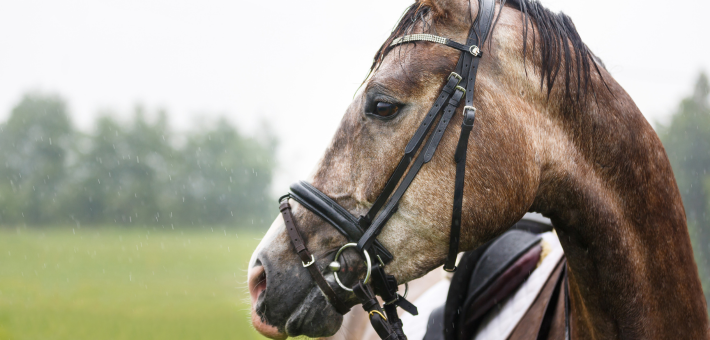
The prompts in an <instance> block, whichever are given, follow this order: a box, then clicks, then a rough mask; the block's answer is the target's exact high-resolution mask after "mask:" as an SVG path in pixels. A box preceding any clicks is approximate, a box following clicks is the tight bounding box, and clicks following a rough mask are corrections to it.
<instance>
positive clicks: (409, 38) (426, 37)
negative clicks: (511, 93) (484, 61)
mask: <svg viewBox="0 0 710 340" xmlns="http://www.w3.org/2000/svg"><path fill="white" fill-rule="evenodd" d="M413 41H429V42H433V43H438V44H442V45H446V46H449V47H453V48H455V49H457V50H459V51H463V52H468V53H471V55H473V56H474V57H480V56H481V49H480V48H478V46H476V45H468V46H467V45H464V44H460V43H457V42H455V41H453V40H451V39H449V38H444V37H440V36H438V35H433V34H426V33H417V34H410V35H405V36H403V37H399V38H397V39H394V40H392V43H391V44H390V47H394V46H397V45H399V44H404V43H408V42H413Z"/></svg>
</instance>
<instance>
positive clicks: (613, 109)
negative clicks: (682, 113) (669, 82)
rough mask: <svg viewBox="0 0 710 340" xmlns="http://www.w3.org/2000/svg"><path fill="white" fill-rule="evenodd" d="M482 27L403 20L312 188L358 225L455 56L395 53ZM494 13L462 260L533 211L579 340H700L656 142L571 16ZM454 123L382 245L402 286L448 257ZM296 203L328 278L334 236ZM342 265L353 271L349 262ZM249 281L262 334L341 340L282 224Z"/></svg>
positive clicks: (435, 47) (689, 267)
mask: <svg viewBox="0 0 710 340" xmlns="http://www.w3.org/2000/svg"><path fill="white" fill-rule="evenodd" d="M477 13H478V4H477V2H476V1H472V2H469V1H467V0H441V1H434V0H429V1H424V0H422V1H419V2H417V3H415V4H414V5H412V7H410V8H409V9H408V10H407V12H406V13H405V15H404V16H403V18H402V20H401V21H400V23H399V24H398V26H397V27H396V29H395V30H394V31H393V33H392V36H391V37H390V38H389V39H388V41H387V42H385V44H384V45H383V47H382V48H381V49H380V51H378V53H377V55H376V58H375V64H374V65H373V69H372V73H371V76H370V77H369V78H368V80H367V81H366V83H365V84H364V86H363V88H362V90H361V91H360V93H358V95H357V96H356V97H355V99H354V100H353V102H352V104H351V105H350V107H349V108H348V109H347V111H346V113H345V115H344V117H343V120H342V122H341V124H340V127H339V128H338V130H337V132H336V133H335V136H334V138H333V141H332V143H331V145H330V147H329V148H328V149H327V151H326V153H325V155H324V156H323V158H322V160H321V161H320V163H319V164H318V167H317V169H316V172H315V174H314V176H313V178H312V179H311V183H312V184H313V185H314V186H315V187H316V188H318V189H320V190H321V191H322V192H324V193H326V194H327V195H329V196H330V197H332V198H333V199H335V200H336V201H337V202H338V203H339V204H340V205H342V206H344V207H346V208H347V209H348V210H350V212H352V213H353V214H354V215H355V216H358V215H360V214H363V213H364V212H365V211H366V210H367V208H368V207H369V206H370V205H371V204H372V202H373V201H374V199H375V198H376V197H377V195H378V193H379V192H380V191H381V190H382V188H383V187H384V185H385V181H386V180H387V178H388V176H389V174H390V173H391V172H392V171H393V169H394V168H395V167H396V165H397V161H398V160H399V158H400V157H401V156H402V154H403V150H404V147H405V144H406V143H407V141H408V140H409V138H410V137H411V136H412V134H413V133H414V131H415V129H416V128H417V126H418V124H419V122H420V121H421V120H422V117H423V116H424V115H425V114H426V112H427V110H428V109H429V108H430V107H431V105H432V103H433V101H434V100H435V97H436V95H437V94H438V93H439V91H440V89H441V87H442V85H443V83H444V80H445V79H446V77H447V76H448V74H449V72H451V70H453V69H454V66H455V64H456V61H457V58H458V56H459V53H458V52H457V51H455V50H453V49H450V48H447V47H445V46H442V45H439V44H433V43H427V42H419V43H416V44H406V45H400V46H397V47H394V48H392V47H389V46H390V42H391V41H392V39H394V38H396V37H398V36H401V35H403V34H409V33H417V32H430V33H434V32H435V33H436V34H437V35H439V36H443V37H447V38H451V39H453V40H456V41H459V42H461V41H465V39H466V35H467V32H468V30H469V28H470V27H471V24H472V22H473V18H475V16H476V15H477ZM496 13H497V21H496V23H495V26H494V28H493V31H492V33H491V35H490V36H489V39H488V41H487V43H486V44H485V45H484V46H483V49H482V50H483V53H484V54H483V58H482V60H481V63H480V71H479V72H478V80H477V83H476V94H475V106H476V107H477V108H478V110H479V113H478V115H477V116H478V117H477V119H476V123H475V126H474V128H473V131H472V133H471V137H470V139H469V146H468V158H467V164H466V179H467V180H466V186H465V190H464V193H465V194H464V206H463V207H464V209H463V221H464V222H463V225H462V238H461V250H462V251H463V250H470V249H473V248H475V247H477V246H479V245H481V244H483V243H484V242H486V241H488V240H490V239H492V238H494V237H496V236H497V235H500V234H501V233H503V232H504V231H505V230H506V229H507V228H508V227H510V226H511V225H512V224H513V223H514V222H516V221H517V220H518V219H520V217H521V216H523V214H524V213H525V212H527V211H531V212H540V213H542V214H543V215H545V216H547V217H549V218H550V219H551V220H552V222H553V224H554V227H555V230H556V231H557V234H558V235H559V239H560V241H561V243H562V246H563V248H564V251H565V254H566V256H567V259H568V269H569V289H570V300H571V301H570V302H571V331H572V337H573V338H574V339H606V338H625V339H649V338H653V339H701V338H708V334H709V333H708V319H707V312H706V304H705V300H704V298H703V294H702V289H701V285H700V280H699V278H698V273H697V269H696V266H695V261H694V259H693V254H692V249H691V245H690V239H689V236H688V231H687V228H686V220H685V212H684V209H683V204H682V202H681V198H680V195H679V192H678V188H677V186H676V183H675V181H674V178H673V172H672V170H671V167H670V164H669V162H668V158H667V156H666V154H665V151H664V149H663V146H662V145H661V142H660V140H659V139H658V137H657V136H656V134H655V133H654V131H653V129H652V128H651V126H650V125H649V124H648V122H647V121H646V120H645V119H644V117H643V116H642V114H641V112H640V111H639V109H638V108H637V107H636V105H635V104H634V102H633V100H632V99H631V98H630V97H629V95H628V94H627V93H626V92H625V91H624V89H623V88H621V86H620V85H619V84H618V83H617V82H616V81H614V79H613V78H612V76H611V75H610V74H609V73H608V72H607V71H606V70H605V69H604V68H603V65H602V64H601V62H600V61H599V60H598V59H596V57H594V55H593V54H592V53H591V52H590V51H589V50H588V48H587V47H586V45H584V43H583V42H582V41H581V39H580V38H579V35H578V34H577V32H576V30H575V28H574V25H573V24H572V22H571V20H570V19H569V18H568V17H567V16H565V15H563V14H554V13H551V12H550V11H549V10H547V9H545V8H544V7H542V6H541V5H540V4H539V3H538V2H537V1H534V0H515V1H513V0H510V1H508V3H505V1H503V3H502V4H499V5H498V7H497V9H496ZM659 76H660V77H662V76H663V75H659ZM460 110H461V107H459V111H460ZM455 117H456V118H455V119H454V121H453V122H452V124H451V127H449V130H448V131H446V134H445V135H444V138H443V140H442V142H441V145H440V146H439V149H438V150H437V152H436V154H435V155H434V158H433V159H432V161H431V162H430V163H428V164H427V165H425V166H424V167H423V168H422V169H421V171H420V172H419V175H418V176H417V177H416V179H415V180H414V182H413V183H412V185H411V186H410V188H409V189H408V191H407V192H406V194H405V195H404V197H403V199H402V200H401V202H400V204H399V210H398V211H397V212H396V214H395V215H394V216H393V217H392V218H391V220H390V221H389V223H388V224H387V226H386V227H385V228H384V229H383V232H382V233H381V234H380V236H379V237H378V239H379V240H380V242H381V243H382V244H383V245H384V246H385V247H386V248H387V249H388V250H389V251H390V252H391V253H392V254H394V260H393V261H392V262H391V263H390V264H388V265H387V267H386V268H387V271H388V273H389V274H393V275H395V276H396V278H397V280H398V281H399V282H400V283H402V282H407V281H409V280H412V279H415V278H417V277H421V276H423V275H424V274H426V273H427V272H429V271H431V270H433V269H434V268H436V267H438V266H441V265H442V263H443V261H444V258H445V257H446V254H447V251H448V247H449V242H448V241H449V225H450V221H451V206H452V200H453V191H454V174H455V164H454V161H453V155H454V149H455V147H456V142H457V137H458V134H459V132H458V126H460V123H461V122H460V120H461V114H460V112H459V114H457V115H456V116H455ZM292 204H293V205H294V215H295V220H296V223H297V224H298V225H299V227H300V228H301V230H302V232H303V233H304V234H305V235H303V236H304V238H305V240H306V242H307V245H308V248H309V249H311V251H313V252H315V255H316V258H317V259H319V260H318V262H317V265H318V266H319V268H326V267H327V264H328V262H329V261H332V258H333V253H334V251H335V250H337V249H338V248H339V247H340V246H341V245H342V244H344V243H345V242H346V240H345V238H344V237H343V236H342V235H341V234H339V233H338V232H337V231H336V230H335V229H334V228H332V227H330V226H328V225H326V223H325V222H324V221H322V220H320V219H319V218H318V217H316V216H315V215H314V214H313V213H311V212H309V211H308V210H306V209H305V208H303V207H302V206H299V205H298V204H297V203H295V202H293V203H292ZM346 260H347V263H349V264H351V266H350V269H351V270H354V271H356V272H357V271H359V272H360V273H362V269H363V268H361V267H362V266H359V265H355V264H356V263H360V262H361V261H360V260H359V257H358V255H357V253H356V252H355V251H348V252H346ZM248 276H249V288H250V292H251V296H252V320H253V323H254V326H255V327H256V329H257V330H259V331H260V332H261V333H262V334H264V335H267V336H269V337H272V338H284V337H286V336H296V335H300V334H305V335H308V336H312V337H318V336H328V335H331V334H334V333H335V332H336V331H337V330H338V328H339V327H340V325H341V323H342V315H340V314H338V313H337V312H336V311H335V309H334V307H333V306H332V305H330V304H329V303H328V301H327V300H326V299H325V297H324V296H323V294H322V293H321V292H320V290H319V288H318V287H317V286H316V285H315V284H314V282H313V280H312V279H311V277H310V275H309V274H308V272H307V270H306V269H305V268H303V267H302V265H301V262H300V259H299V258H298V256H297V255H296V253H295V252H294V250H293V246H292V245H291V243H290V242H289V237H288V236H287V233H286V231H285V228H284V223H283V220H282V219H281V217H279V218H277V219H276V221H274V223H273V224H272V226H271V228H270V230H269V231H268V233H267V235H266V236H265V237H264V239H263V240H262V242H261V244H260V245H259V246H258V248H257V249H256V250H255V251H254V254H253V256H252V261H251V262H250V266H249V273H248ZM328 279H329V280H332V276H328ZM350 283H352V281H350ZM331 286H333V288H334V289H336V292H337V293H338V294H339V296H340V297H342V298H343V299H345V300H346V301H349V303H350V304H352V305H354V304H355V303H356V299H355V298H354V297H353V296H352V294H351V293H348V292H345V291H343V290H340V288H338V287H337V285H335V283H334V282H331Z"/></svg>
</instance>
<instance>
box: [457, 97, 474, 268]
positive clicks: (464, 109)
mask: <svg viewBox="0 0 710 340" xmlns="http://www.w3.org/2000/svg"><path fill="white" fill-rule="evenodd" d="M466 110H473V113H474V114H475V113H476V108H475V107H473V106H468V105H466V106H464V107H463V116H464V117H466ZM454 270H455V269H454Z"/></svg>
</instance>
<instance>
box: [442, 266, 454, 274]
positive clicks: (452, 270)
mask: <svg viewBox="0 0 710 340" xmlns="http://www.w3.org/2000/svg"><path fill="white" fill-rule="evenodd" d="M456 269H457V268H456V266H454V267H453V268H446V266H444V270H445V271H447V272H449V273H453V272H455V271H456Z"/></svg>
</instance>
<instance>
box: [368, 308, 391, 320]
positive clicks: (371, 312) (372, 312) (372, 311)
mask: <svg viewBox="0 0 710 340" xmlns="http://www.w3.org/2000/svg"><path fill="white" fill-rule="evenodd" d="M375 313H377V314H379V315H380V316H381V317H382V318H383V319H385V321H387V317H386V316H384V315H382V313H380V311H378V310H376V309H373V310H371V311H370V313H367V314H368V315H369V317H370V319H372V315H373V314H375Z"/></svg>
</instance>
